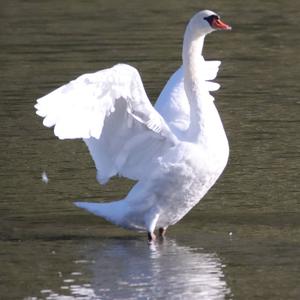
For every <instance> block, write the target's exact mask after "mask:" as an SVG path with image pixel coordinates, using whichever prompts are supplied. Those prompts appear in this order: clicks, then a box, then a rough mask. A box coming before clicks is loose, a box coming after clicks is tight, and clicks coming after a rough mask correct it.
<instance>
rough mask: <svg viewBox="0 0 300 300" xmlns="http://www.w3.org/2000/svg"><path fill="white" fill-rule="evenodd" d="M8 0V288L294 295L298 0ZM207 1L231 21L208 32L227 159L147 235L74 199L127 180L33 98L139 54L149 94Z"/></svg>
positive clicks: (175, 60) (109, 196)
mask: <svg viewBox="0 0 300 300" xmlns="http://www.w3.org/2000/svg"><path fill="white" fill-rule="evenodd" d="M1 3H2V4H1V9H0V28H1V29H0V46H1V52H0V65H1V73H0V79H1V80H0V118H1V125H2V126H1V127H0V133H1V140H0V153H1V154H0V162H1V164H0V166H1V169H0V178H1V180H0V187H1V193H0V195H1V202H0V299H224V298H225V299H299V298H300V277H299V274H300V250H299V249H300V230H299V228H300V216H299V211H300V209H299V206H300V205H299V199H300V195H299V169H300V162H299V157H300V156H299V153H300V149H299V147H300V141H299V129H300V126H299V124H300V120H299V113H300V110H299V108H300V106H299V105H300V101H299V94H300V88H299V83H298V81H299V67H298V66H299V58H298V57H299V55H298V53H299V45H300V43H299V33H298V29H297V26H298V20H299V17H300V16H299V14H300V4H298V2H294V1H293V2H287V1H283V0H280V1H272V2H271V1H264V2H263V1H252V2H251V3H249V4H246V3H245V2H243V1H240V0H238V1H234V2H232V3H229V2H227V3H225V2H224V1H221V0H220V1H219V0H217V1H214V2H213V5H212V4H211V1H202V2H201V6H200V4H199V1H189V2H188V3H183V2H182V1H178V0H173V1H167V0H166V1H160V2H159V3H153V2H152V1H138V0H133V1H129V2H122V1H120V0H116V1H97V0H96V1H91V2H89V3H87V2H84V3H83V2H80V1H71V0H64V1H58V0H54V1H51V2H50V1H49V2H47V3H46V2H41V1H36V0H28V1H21V0H12V1H8V0H7V1H2V2H1ZM120 8H121V9H120ZM202 8H210V9H213V10H216V11H218V12H219V13H220V14H221V15H222V16H223V17H224V20H225V21H226V22H228V23H229V24H231V25H232V27H233V31H232V32H226V33H225V32H219V33H214V34H212V35H211V36H209V37H208V38H207V43H206V45H205V56H206V58H207V59H220V60H222V68H221V70H220V74H219V76H218V81H219V82H220V83H221V85H222V88H221V90H220V91H219V92H217V93H216V95H215V96H216V104H217V106H218V109H219V111H220V114H221V117H222V120H223V122H224V126H225V128H226V132H227V134H228V137H229V140H230V146H231V156H230V162H229V165H228V167H227V169H226V171H225V173H224V175H223V176H222V178H221V179H220V180H219V181H218V183H217V185H216V186H215V187H214V188H213V189H212V190H211V191H210V193H209V194H208V195H207V196H206V197H205V199H203V200H202V201H201V203H200V204H199V205H198V206H197V207H196V208H195V209H194V210H193V211H192V212H191V213H190V214H189V215H188V216H187V217H185V218H184V219H183V220H182V221H181V222H180V223H178V224H177V225H175V226H173V227H171V228H170V230H169V232H168V239H167V241H166V242H165V243H163V244H157V245H156V246H153V247H149V246H148V245H147V243H146V237H145V236H144V235H141V234H138V233H132V232H128V231H125V230H121V229H119V228H116V227H114V226H112V225H110V224H108V223H106V222H105V221H103V220H101V219H100V218H96V217H94V216H92V215H89V214H87V213H85V212H83V211H81V210H78V209H76V208H75V207H74V206H73V204H72V202H73V201H74V200H78V199H80V200H86V199H88V200H99V201H109V200H113V199H120V198H121V197H123V196H124V195H126V193H127V192H128V190H129V188H130V186H131V184H132V183H131V182H129V181H126V180H120V179H118V178H116V179H113V180H112V181H111V182H110V183H109V184H108V185H106V186H103V187H101V186H99V185H98V184H97V182H96V180H95V170H94V167H93V164H92V161H91V158H90V157H89V154H88V152H87V149H86V147H85V145H84V144H83V143H82V142H80V141H58V140H57V139H55V138H54V136H53V133H52V131H51V130H49V129H45V128H43V126H42V125H41V119H39V118H38V117H37V116H35V113H34V109H33V105H34V102H35V99H36V98H38V97H40V96H42V95H44V94H46V93H48V92H49V91H51V90H53V89H54V88H56V87H58V86H60V85H62V84H63V83H65V82H67V81H69V80H71V79H73V78H75V77H76V76H77V75H80V74H82V73H85V72H92V71H95V70H98V69H103V68H106V67H110V66H111V65H113V64H115V63H117V62H127V63H130V64H132V65H134V66H135V67H137V68H138V69H139V70H140V72H141V75H142V78H143V82H144V84H145V87H146V90H147V92H148V95H149V97H150V98H151V99H153V100H155V99H156V97H157V96H158V94H159V92H160V90H161V88H162V87H163V85H164V83H165V81H166V80H167V79H168V77H169V76H170V74H171V73H172V72H173V71H174V70H175V69H176V68H177V67H178V66H179V64H180V55H181V54H180V51H181V41H182V35H183V30H184V27H185V24H186V22H187V20H188V19H189V18H190V17H191V16H192V15H193V14H194V13H195V12H196V11H197V10H199V9H202ZM174 188H176V187H174Z"/></svg>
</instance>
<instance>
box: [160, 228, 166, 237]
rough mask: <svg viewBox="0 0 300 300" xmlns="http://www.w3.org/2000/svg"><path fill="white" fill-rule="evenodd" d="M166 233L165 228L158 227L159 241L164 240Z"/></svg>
mask: <svg viewBox="0 0 300 300" xmlns="http://www.w3.org/2000/svg"><path fill="white" fill-rule="evenodd" d="M166 231H167V228H166V227H160V228H159V229H158V234H159V237H160V238H161V239H164V238H165V235H166Z"/></svg>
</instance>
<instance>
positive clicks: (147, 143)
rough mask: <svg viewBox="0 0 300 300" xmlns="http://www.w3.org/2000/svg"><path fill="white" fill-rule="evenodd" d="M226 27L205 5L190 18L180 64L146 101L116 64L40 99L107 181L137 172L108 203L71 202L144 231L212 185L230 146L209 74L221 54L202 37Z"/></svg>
mask: <svg viewBox="0 0 300 300" xmlns="http://www.w3.org/2000/svg"><path fill="white" fill-rule="evenodd" d="M217 29H220V30H229V29H231V28H230V26H228V25H227V24H225V23H223V22H222V21H221V20H220V17H219V16H218V15H217V14H216V13H214V12H212V11H209V10H204V11H200V12H198V13H197V14H196V15H194V16H193V18H192V19H191V20H190V22H189V24H188V26H187V28H186V31H185V34H184V41H183V51H182V59H183V65H182V66H181V67H180V68H179V70H177V72H176V73H174V74H173V76H172V77H171V78H170V80H169V82H168V83H167V85H166V86H165V88H164V89H163V91H162V93H161V95H160V96H159V99H158V101H157V104H156V109H155V108H154V107H153V106H152V105H151V103H150V101H149V99H148V97H147V95H146V92H145V90H144V87H143V83H142V81H141V78H140V76H139V73H138V71H137V70H136V69H135V68H133V67H131V66H129V65H125V64H118V65H115V66H114V67H112V68H110V69H105V70H101V71H98V72H96V73H92V74H85V75H82V76H80V77H78V78H77V79H75V80H73V81H71V82H70V83H68V84H66V85H64V86H62V87H60V88H58V89H57V90H55V91H53V92H51V93H50V94H48V95H46V96H44V97H42V98H40V99H38V100H37V104H36V105H35V108H36V109H37V114H38V115H39V116H41V117H43V118H44V121H43V124H44V125H45V126H46V127H51V126H54V133H55V135H56V136H57V137H59V138H60V139H74V138H83V140H84V142H85V143H86V145H87V147H88V149H89V151H90V154H91V156H92V158H93V160H94V163H95V165H96V168H97V179H98V181H99V182H100V183H101V184H104V183H106V182H107V181H108V180H109V178H111V177H112V176H114V175H117V174H118V175H120V176H124V177H128V178H130V179H133V180H137V183H136V184H135V185H134V186H133V188H132V189H131V190H130V192H129V193H128V195H127V196H126V197H125V198H124V199H122V200H119V201H113V202H110V203H88V202H75V205H76V206H78V207H80V208H83V209H85V210H87V211H89V212H91V213H93V214H95V215H97V216H100V217H103V218H105V219H106V220H108V221H110V222H112V223H114V224H116V225H119V226H121V227H124V228H127V229H132V230H138V231H146V232H147V234H148V240H149V242H152V241H153V240H154V239H155V234H154V231H155V229H159V234H160V236H163V235H164V233H165V230H166V229H167V227H168V226H170V225H173V224H175V223H176V222H178V221H179V220H180V219H181V218H183V216H184V215H185V214H187V213H188V211H189V210H191V208H192V207H193V206H194V205H196V204H197V203H198V202H199V201H200V200H201V198H202V197H203V196H204V195H205V194H206V192H207V191H208V190H209V189H210V188H211V187H212V186H213V184H214V183H215V182H216V180H217V179H218V177H219V176H220V175H221V173H222V171H223V169H224V168H225V166H226V164H227V160H228V155H229V146H228V141H227V138H226V134H225V131H224V129H223V125H222V122H221V119H220V117H219V114H218V112H217V109H216V107H215V105H214V103H213V100H214V98H213V97H212V96H211V95H210V93H209V92H210V91H214V90H217V89H218V88H219V85H218V84H217V83H214V82H211V81H210V80H213V79H214V78H215V77H216V75H217V72H218V67H219V65H220V62H219V61H205V60H204V58H203V57H202V48H203V43H204V38H205V36H206V35H207V34H209V33H211V32H213V31H214V30H217Z"/></svg>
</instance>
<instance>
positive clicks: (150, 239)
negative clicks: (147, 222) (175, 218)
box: [147, 232, 156, 244]
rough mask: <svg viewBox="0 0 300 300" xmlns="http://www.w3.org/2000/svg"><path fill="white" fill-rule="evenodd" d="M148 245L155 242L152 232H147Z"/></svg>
mask: <svg viewBox="0 0 300 300" xmlns="http://www.w3.org/2000/svg"><path fill="white" fill-rule="evenodd" d="M147 235H148V243H149V244H151V243H153V242H154V241H155V240H156V236H155V234H154V233H153V232H148V233H147Z"/></svg>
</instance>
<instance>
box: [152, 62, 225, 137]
mask: <svg viewBox="0 0 300 300" xmlns="http://www.w3.org/2000/svg"><path fill="white" fill-rule="evenodd" d="M199 59H202V60H203V68H202V69H201V70H199V72H201V73H202V77H203V80H204V85H203V88H205V89H206V90H207V91H206V92H207V97H208V98H209V99H210V100H211V101H213V100H214V98H213V96H211V95H210V94H209V92H211V91H216V90H218V89H219V88H220V85H219V84H218V83H216V82H212V81H211V80H214V79H215V78H216V76H217V74H218V71H219V67H220V65H221V62H220V61H205V60H204V58H203V57H199ZM183 75H184V74H183V67H182V66H181V67H180V68H179V69H178V70H177V71H176V72H175V73H174V74H173V75H172V76H171V78H170V79H169V81H168V82H167V84H166V85H165V87H164V89H163V90H162V92H161V94H160V95H159V97H158V99H157V101H156V103H155V108H156V110H157V111H158V112H159V113H160V115H161V116H163V118H164V119H165V121H166V122H167V124H168V125H169V127H170V128H171V130H172V131H173V132H174V133H175V134H176V135H177V136H178V137H181V138H183V134H184V131H185V130H186V129H187V128H188V127H189V124H190V105H189V102H188V98H187V96H186V93H185V90H184V79H183Z"/></svg>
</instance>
